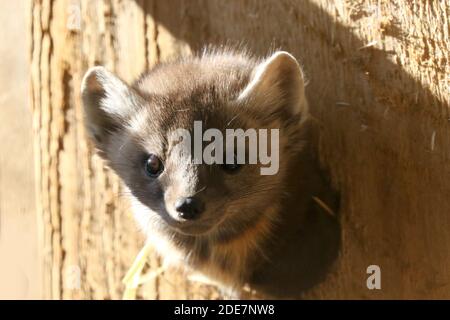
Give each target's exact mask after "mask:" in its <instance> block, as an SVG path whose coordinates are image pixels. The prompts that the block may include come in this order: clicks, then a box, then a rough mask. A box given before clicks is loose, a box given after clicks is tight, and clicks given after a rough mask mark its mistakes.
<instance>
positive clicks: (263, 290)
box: [82, 49, 340, 298]
mask: <svg viewBox="0 0 450 320" xmlns="http://www.w3.org/2000/svg"><path fill="white" fill-rule="evenodd" d="M82 99H83V104H84V110H85V115H86V124H87V128H88V132H89V134H90V137H92V140H93V141H94V144H95V147H96V149H97V150H98V154H99V155H100V156H101V157H103V158H104V159H105V160H106V161H107V163H108V165H109V167H110V168H112V170H113V171H114V172H115V173H116V174H117V175H118V176H119V177H120V178H121V180H122V181H123V184H124V188H126V190H127V191H129V192H127V193H129V194H130V197H131V203H132V207H133V212H134V215H135V217H136V220H137V222H138V225H139V226H140V228H141V229H142V231H143V233H144V234H145V236H146V238H147V241H150V242H152V243H153V244H154V246H155V248H156V250H157V252H158V253H159V254H160V255H161V256H162V257H163V258H164V261H165V262H166V263H168V264H173V265H176V266H182V267H183V268H186V269H187V270H190V271H195V272H198V273H200V274H202V275H203V276H205V277H207V278H208V279H210V280H211V282H213V283H216V284H217V285H218V286H219V287H220V288H222V289H225V290H227V292H231V293H233V296H235V297H239V293H240V292H242V288H243V287H244V286H248V287H249V288H250V289H252V290H254V291H255V292H257V293H259V294H261V295H262V296H268V297H275V298H279V297H282V298H283V297H284V298H286V297H297V296H299V295H301V294H302V293H303V292H304V291H305V290H306V289H309V288H311V287H312V286H313V285H315V284H316V283H317V282H319V281H320V280H321V279H323V278H324V275H325V274H326V270H328V269H329V265H330V264H331V262H332V261H333V260H334V259H335V257H336V255H337V252H338V248H339V243H340V235H339V227H338V219H337V215H336V214H337V212H338V197H337V196H336V192H334V190H333V189H332V188H331V187H330V183H329V179H328V177H327V175H326V174H325V173H324V172H325V171H324V170H323V169H321V165H320V161H319V157H318V154H317V150H318V148H317V140H318V139H317V129H316V128H317V124H316V121H314V118H313V117H312V116H311V115H310V112H309V106H308V102H307V99H306V96H305V82H304V75H303V72H302V69H301V67H300V65H299V63H298V62H297V60H296V59H295V58H294V57H293V56H292V55H291V54H289V53H287V52H284V51H277V52H274V53H272V54H270V55H268V56H267V57H265V58H256V57H253V56H252V55H251V54H249V53H247V52H242V51H235V50H231V49H222V50H219V49H215V50H207V51H204V52H201V53H200V54H197V55H192V56H189V57H183V58H179V59H175V60H173V61H169V62H165V63H160V64H158V65H156V66H155V67H153V68H152V69H151V70H148V71H145V72H143V74H142V75H141V76H140V77H139V78H138V79H137V80H136V81H135V82H134V83H133V84H131V85H130V84H127V83H125V82H124V81H122V80H121V79H120V78H118V77H117V76H115V75H114V74H113V73H111V72H109V71H107V70H106V69H105V68H103V67H99V66H97V67H93V68H91V69H89V70H88V71H87V73H86V75H85V76H84V79H83V82H82ZM195 123H201V125H202V130H203V131H204V130H207V129H213V130H215V131H214V133H215V134H217V133H221V134H223V135H224V136H226V134H227V132H228V131H227V130H228V129H236V130H238V129H241V130H242V131H241V132H244V133H245V132H247V130H249V129H251V130H256V132H257V133H258V132H259V131H258V130H260V129H267V130H269V131H270V130H272V131H273V129H276V130H278V136H277V141H274V140H271V141H272V142H270V143H268V144H266V145H270V146H271V147H273V146H274V145H275V144H276V148H271V152H272V153H277V155H278V159H277V162H278V163H276V167H275V169H276V170H275V173H272V174H262V169H263V168H267V163H266V164H263V163H261V162H256V163H254V162H253V163H248V161H247V162H245V161H244V162H242V161H238V159H237V157H236V152H237V150H236V148H235V149H232V150H231V151H230V150H225V149H226V148H225V143H224V142H223V141H222V143H221V144H218V145H215V147H214V148H215V151H214V152H217V154H219V156H218V157H214V155H215V154H214V152H213V153H212V155H213V160H214V159H216V160H217V159H219V160H220V157H222V158H225V157H226V159H224V161H215V162H214V161H212V163H211V161H209V162H208V163H205V162H198V161H197V162H196V161H193V160H194V159H193V155H192V153H193V152H179V151H177V148H178V147H179V146H180V145H181V144H182V143H180V142H181V140H183V139H181V140H180V137H179V136H178V135H177V134H176V133H177V132H179V130H180V129H182V130H183V132H187V133H190V134H195V133H194V129H195V128H194V124H195ZM247 138H248V137H247ZM260 138H261V137H260ZM267 139H270V137H267ZM211 140H212V139H211ZM204 144H205V141H202V144H201V146H202V147H204ZM222 146H223V147H224V152H223V153H222V152H219V151H222V150H219V149H220V148H222ZM251 147H252V146H251V145H249V144H248V143H247V144H246V145H245V146H244V152H243V154H244V156H245V157H247V156H249V153H250V149H251ZM187 149H189V147H188V148H187ZM184 151H186V150H184ZM187 151H192V149H190V150H187ZM230 152H231V154H230ZM217 154H216V155H217ZM273 155H274V154H272V156H273ZM273 159H275V158H273ZM226 160H229V161H226ZM247 160H248V159H247Z"/></svg>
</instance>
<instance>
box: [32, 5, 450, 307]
mask: <svg viewBox="0 0 450 320" xmlns="http://www.w3.org/2000/svg"><path fill="white" fill-rule="evenodd" d="M77 8H80V12H79V13H80V15H79V16H78V11H77ZM449 16H450V3H449V2H448V1H447V0H441V1H439V0H436V1H431V0H430V1H426V0H412V1H387V0H358V1H349V0H337V1H327V0H301V1H300V0H299V1H293V0H279V1H276V0H273V1H270V0H264V1H263V0H261V1H257V0H253V1H250V0H245V1H240V0H232V1H219V0H210V1H206V0H191V1H187V0H186V1H181V0H169V1H156V0H148V1H131V0H129V1H125V0H111V1H106V0H102V1H100V0H99V1H86V0H84V1H81V3H80V2H79V1H75V0H73V1H70V0H67V1H64V0H42V1H37V0H36V1H33V2H32V6H31V17H32V18H31V23H30V24H31V29H30V32H31V37H30V56H31V63H32V76H31V86H32V104H33V111H34V134H35V136H34V137H35V138H34V144H35V159H36V168H37V170H38V172H39V173H40V174H38V181H37V184H38V199H37V203H38V214H39V216H40V221H41V222H42V224H41V228H40V234H41V246H42V248H43V259H44V262H43V275H44V279H43V285H44V292H45V296H46V297H47V298H54V299H57V298H97V299H103V298H119V297H120V295H121V292H122V290H123V286H122V284H121V283H120V279H121V278H122V276H123V275H124V272H125V271H126V269H127V268H128V267H129V266H130V264H131V261H132V260H133V257H134V255H135V254H136V252H137V250H138V249H139V247H140V246H141V245H142V238H141V236H140V234H139V233H138V232H137V230H136V228H135V225H134V222H133V221H132V219H131V216H130V213H129V210H128V205H127V203H126V200H125V199H124V197H122V196H121V195H120V194H121V191H120V187H119V184H118V180H117V178H116V177H114V176H113V175H112V174H111V173H110V171H109V170H108V169H106V168H105V167H104V165H103V163H102V161H101V160H100V159H99V158H98V157H97V156H95V155H93V154H92V148H91V145H90V144H89V143H88V142H87V141H86V139H85V132H84V129H83V124H82V112H81V102H80V97H79V93H80V92H79V90H80V89H79V87H80V82H81V78H82V75H83V73H84V71H85V70H86V69H87V67H88V66H93V65H96V64H102V65H105V66H106V67H108V68H109V69H110V70H112V71H115V72H117V73H118V74H119V75H120V76H121V77H123V78H124V79H126V80H130V81H131V80H132V79H134V78H135V77H136V76H137V75H138V74H139V73H140V72H141V71H142V70H143V69H145V68H149V67H151V66H152V65H154V64H155V63H157V62H158V61H162V60H165V59H167V58H170V57H172V56H177V55H182V54H189V53H190V52H193V51H197V50H199V49H201V48H202V47H203V46H204V45H205V44H217V45H220V44H227V43H228V44H233V45H235V44H236V43H241V44H242V45H245V46H246V47H247V48H248V49H250V50H251V51H252V52H254V53H256V54H262V55H265V54H267V52H268V51H269V50H271V49H274V48H281V49H284V50H288V51H290V52H292V53H293V54H294V55H295V56H296V57H297V58H298V59H299V60H300V61H301V63H302V65H303V66H304V69H305V72H306V76H307V78H308V86H307V95H308V98H309V101H310V105H311V109H312V112H313V114H314V115H315V116H316V117H317V118H318V119H319V121H320V123H321V125H322V129H323V130H322V134H321V151H322V158H323V161H324V164H325V165H326V166H327V167H328V168H329V169H330V171H331V172H332V175H333V180H334V183H335V185H336V186H337V187H338V188H339V189H340V191H341V193H342V211H341V217H340V219H341V224H342V250H341V253H340V256H339V259H338V261H337V262H336V264H335V266H334V267H333V271H332V272H331V274H330V275H329V277H328V278H327V279H326V281H324V282H323V283H322V284H321V285H319V286H318V287H317V288H315V289H314V290H312V291H311V292H309V293H308V294H307V295H306V296H305V297H306V298H322V299H326V298H341V299H346V298H369V299H370V298H400V299H402V298H450V180H449V174H450V162H449V159H450V144H449V142H450V135H449V133H450V132H449V128H450V127H449V125H450V122H449V119H450V117H449V109H448V107H449V101H450V78H449V74H450V54H449V52H450V50H449V49H450V35H449ZM78 18H80V20H78ZM78 22H79V23H78ZM158 264H159V260H158V259H157V258H156V257H152V259H151V265H152V267H153V268H156V267H157V266H158ZM372 264H376V265H379V266H380V268H381V272H382V289H381V290H368V289H367V287H366V278H367V276H368V275H367V274H366V268H367V267H368V266H369V265H372ZM78 268H79V269H78ZM77 270H79V272H80V275H81V281H80V286H79V288H76V287H77V286H75V288H74V286H73V283H72V282H73V281H72V280H73V277H71V276H73V274H74V272H75V274H76V273H77ZM140 295H141V296H142V297H144V298H149V299H155V298H214V297H218V295H217V293H215V291H214V290H212V289H210V288H208V287H206V286H202V285H199V284H197V283H192V282H187V281H185V279H184V276H183V275H174V274H167V273H166V274H163V275H162V276H161V277H158V278H157V279H156V280H155V281H153V282H151V283H149V284H147V285H146V286H145V288H144V289H143V290H142V292H141V293H140Z"/></svg>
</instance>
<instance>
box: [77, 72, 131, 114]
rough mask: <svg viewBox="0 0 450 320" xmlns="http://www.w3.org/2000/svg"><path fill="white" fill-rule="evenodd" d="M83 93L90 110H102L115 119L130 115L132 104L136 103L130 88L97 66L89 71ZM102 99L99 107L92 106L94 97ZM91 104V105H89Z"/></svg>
mask: <svg viewBox="0 0 450 320" xmlns="http://www.w3.org/2000/svg"><path fill="white" fill-rule="evenodd" d="M81 92H82V96H83V99H84V100H85V101H87V102H88V103H87V104H88V105H87V107H89V108H101V109H102V110H103V111H104V112H105V113H106V114H108V115H110V116H113V117H124V116H126V115H127V114H128V113H129V110H130V104H134V103H135V102H136V101H135V100H136V99H135V97H134V95H133V94H132V92H131V90H130V88H129V87H128V86H127V85H126V84H125V83H124V82H122V80H120V79H119V78H117V77H116V76H115V75H114V74H112V73H111V72H109V71H108V70H106V69H105V68H104V67H101V66H97V67H93V68H91V69H89V70H88V71H87V72H86V74H85V76H84V78H83V81H82V84H81ZM95 95H97V98H100V99H99V100H98V101H97V102H98V105H95V104H94V105H92V104H91V103H89V101H91V102H92V101H93V100H95V99H92V97H93V96H95ZM89 104H91V105H89Z"/></svg>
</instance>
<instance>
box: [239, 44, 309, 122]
mask: <svg viewBox="0 0 450 320" xmlns="http://www.w3.org/2000/svg"><path fill="white" fill-rule="evenodd" d="M247 99H251V100H253V101H255V102H257V103H258V105H260V106H261V107H263V106H266V107H269V108H272V109H273V108H275V109H276V108H282V110H268V111H269V112H271V113H272V112H276V111H280V112H288V113H289V114H291V115H297V114H298V113H300V112H301V113H305V112H307V102H306V98H305V85H304V81H303V72H302V70H301V68H300V65H299V64H298V62H297V60H296V59H295V58H294V56H292V55H291V54H290V53H288V52H285V51H278V52H275V53H274V54H273V55H272V56H271V57H270V58H268V59H266V60H265V61H263V62H262V63H261V64H259V65H258V66H257V67H256V68H255V69H254V70H253V74H252V76H251V78H250V81H249V83H248V85H247V86H246V87H245V88H244V90H243V91H242V92H241V93H240V95H239V97H238V101H244V100H247Z"/></svg>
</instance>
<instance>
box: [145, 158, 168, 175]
mask: <svg viewBox="0 0 450 320" xmlns="http://www.w3.org/2000/svg"><path fill="white" fill-rule="evenodd" d="M144 169H145V173H146V174H147V175H148V176H149V177H151V178H157V177H158V176H159V175H160V174H161V173H162V172H163V171H164V166H163V164H162V162H161V160H160V159H159V158H158V157H157V156H155V155H154V154H150V155H149V156H148V158H147V160H146V161H145V164H144Z"/></svg>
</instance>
